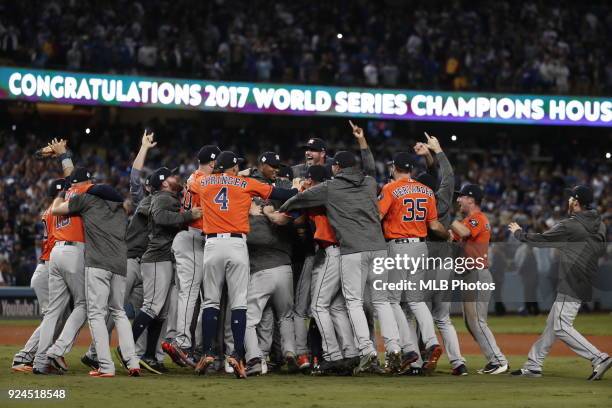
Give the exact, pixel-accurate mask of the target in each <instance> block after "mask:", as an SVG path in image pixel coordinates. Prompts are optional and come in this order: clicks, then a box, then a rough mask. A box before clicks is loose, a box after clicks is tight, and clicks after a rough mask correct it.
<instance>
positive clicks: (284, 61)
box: [0, 0, 612, 95]
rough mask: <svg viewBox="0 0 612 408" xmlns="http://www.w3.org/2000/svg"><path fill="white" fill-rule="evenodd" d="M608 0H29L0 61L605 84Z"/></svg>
mask: <svg viewBox="0 0 612 408" xmlns="http://www.w3.org/2000/svg"><path fill="white" fill-rule="evenodd" d="M610 38H612V7H610V3H609V2H605V1H586V2H585V1H579V2H577V1H571V0H561V1H558V0H529V1H524V2H523V1H521V2H513V1H509V0H499V1H486V0H477V1H474V0H454V1H450V2H449V1H432V0H411V1H397V0H386V1H363V0H361V1H352V0H341V1H336V0H332V1H289V0H282V1H265V0H249V1H245V0H214V1H194V0H147V1H142V0H141V1H131V0H112V1H103V2H101V1H93V0H29V1H7V2H2V3H1V4H0V63H2V64H14V65H19V66H27V67H35V68H41V69H44V68H48V69H67V70H73V71H90V72H101V73H122V74H143V75H144V74H151V75H162V76H174V77H188V78H202V79H209V80H246V81H262V82H287V83H304V84H324V85H356V86H368V87H379V86H380V87H402V88H411V89H432V90H435V89H445V90H459V91H461V90H465V91H499V92H530V93H537V92H544V93H560V94H589V95H606V94H607V95H610V92H611V91H612V52H611V51H612V43H611V42H610Z"/></svg>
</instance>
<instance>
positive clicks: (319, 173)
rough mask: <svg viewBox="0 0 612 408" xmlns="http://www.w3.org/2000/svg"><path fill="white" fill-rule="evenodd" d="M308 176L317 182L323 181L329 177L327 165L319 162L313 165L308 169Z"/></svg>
mask: <svg viewBox="0 0 612 408" xmlns="http://www.w3.org/2000/svg"><path fill="white" fill-rule="evenodd" d="M306 178H307V179H309V178H310V179H313V180H314V181H316V182H319V183H320V182H322V181H325V180H327V179H328V178H329V171H328V170H327V167H325V166H320V165H318V164H315V165H312V166H310V167H308V169H306Z"/></svg>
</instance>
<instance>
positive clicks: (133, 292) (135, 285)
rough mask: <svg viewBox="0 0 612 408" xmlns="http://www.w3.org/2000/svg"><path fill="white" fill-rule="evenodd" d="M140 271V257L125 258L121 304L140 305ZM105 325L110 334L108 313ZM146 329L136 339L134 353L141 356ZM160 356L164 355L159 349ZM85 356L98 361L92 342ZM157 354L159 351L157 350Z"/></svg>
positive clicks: (109, 316)
mask: <svg viewBox="0 0 612 408" xmlns="http://www.w3.org/2000/svg"><path fill="white" fill-rule="evenodd" d="M142 296H143V295H142V273H141V272H140V258H128V260H127V274H126V276H125V296H124V298H123V304H124V305H126V304H128V303H131V304H132V307H133V308H134V310H138V309H140V308H141V307H142ZM106 327H107V328H108V335H109V336H110V335H111V333H112V331H113V328H114V327H115V321H114V320H113V318H112V317H111V315H110V313H109V314H108V315H107V316H106ZM146 333H147V330H146V329H145V331H144V332H143V335H142V336H140V337H139V338H138V341H136V345H135V346H136V355H137V356H142V355H143V354H144V352H145V348H146V346H147V335H146ZM161 353H162V357H163V356H164V353H163V351H161ZM86 354H87V356H88V357H89V358H91V359H93V360H96V361H98V355H97V354H96V346H95V344H94V343H93V342H92V343H91V344H90V345H89V350H87V353H86ZM158 355H159V352H158Z"/></svg>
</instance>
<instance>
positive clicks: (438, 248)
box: [414, 134, 468, 376]
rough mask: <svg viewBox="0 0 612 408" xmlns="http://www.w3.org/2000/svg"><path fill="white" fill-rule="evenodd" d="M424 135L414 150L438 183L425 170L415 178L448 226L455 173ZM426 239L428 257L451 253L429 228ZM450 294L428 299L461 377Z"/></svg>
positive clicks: (442, 277)
mask: <svg viewBox="0 0 612 408" xmlns="http://www.w3.org/2000/svg"><path fill="white" fill-rule="evenodd" d="M425 136H426V137H427V144H424V143H417V144H416V145H415V149H414V150H415V153H416V154H418V155H419V156H423V157H425V160H426V162H427V167H428V171H430V172H432V173H434V174H439V176H440V183H439V184H438V180H437V177H436V176H433V175H432V174H429V173H425V172H424V173H421V174H419V175H418V176H417V177H416V180H417V181H419V182H420V183H422V184H424V185H426V186H428V187H429V188H431V189H432V190H434V191H435V196H436V210H437V212H438V221H439V222H440V223H441V224H442V225H443V226H444V229H448V228H449V227H450V223H451V214H450V212H451V209H452V200H453V193H454V190H455V175H454V172H453V167H452V166H451V164H450V162H449V161H448V158H447V157H446V154H445V153H444V152H443V151H442V148H441V147H440V143H439V141H438V139H437V138H436V137H435V136H431V137H430V136H429V135H427V134H425ZM431 152H433V154H434V155H435V162H437V166H438V167H439V169H436V168H435V167H434V165H435V162H434V157H433V156H432V154H431ZM427 240H428V241H429V244H428V251H429V256H431V257H439V258H442V259H443V258H446V257H449V256H451V251H450V249H451V248H450V246H449V245H448V244H447V243H446V242H444V241H443V240H442V239H441V238H439V237H438V236H437V235H435V234H433V233H432V232H431V231H430V232H429V234H428V236H427ZM451 273H452V271H451V270H449V269H444V268H443V269H440V270H438V271H436V274H437V276H436V279H437V280H438V281H446V282H448V281H449V280H450V278H451ZM451 295H452V293H451V292H450V291H443V290H439V291H434V292H433V293H431V294H430V297H429V300H431V314H432V317H433V320H434V323H435V324H436V327H437V328H438V330H439V331H440V335H441V337H442V341H443V342H444V349H445V350H446V354H447V355H448V360H449V362H450V364H451V368H452V374H453V375H456V376H463V375H467V374H468V370H467V367H466V365H465V359H464V358H463V357H462V356H461V350H460V348H459V338H458V337H457V331H456V330H455V326H454V325H453V322H452V320H451V318H450V307H451V303H450V301H451V300H450V296H451Z"/></svg>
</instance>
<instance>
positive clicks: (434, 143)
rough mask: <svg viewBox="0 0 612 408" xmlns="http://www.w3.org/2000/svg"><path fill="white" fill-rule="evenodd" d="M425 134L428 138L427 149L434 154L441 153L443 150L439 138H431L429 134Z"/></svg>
mask: <svg viewBox="0 0 612 408" xmlns="http://www.w3.org/2000/svg"><path fill="white" fill-rule="evenodd" d="M423 133H425V138H427V145H426V146H427V147H428V148H429V149H431V150H432V151H433V152H434V153H440V152H441V151H442V148H441V147H440V142H439V141H438V138H437V137H435V136H429V135H428V134H427V132H423Z"/></svg>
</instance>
